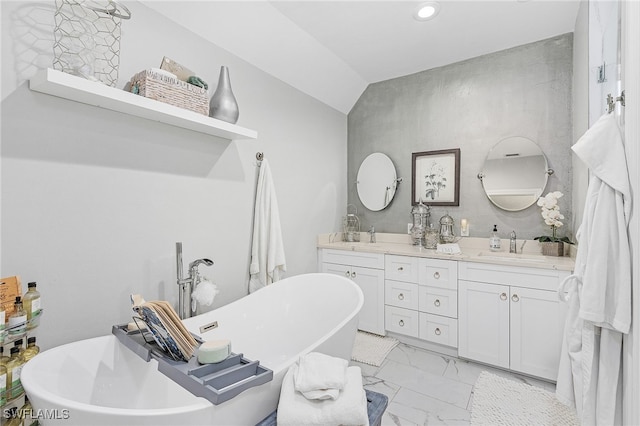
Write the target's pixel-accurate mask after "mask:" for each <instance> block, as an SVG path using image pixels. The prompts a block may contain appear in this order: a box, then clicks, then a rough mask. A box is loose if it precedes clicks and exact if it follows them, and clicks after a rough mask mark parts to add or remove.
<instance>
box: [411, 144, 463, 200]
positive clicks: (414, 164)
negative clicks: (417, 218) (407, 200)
mask: <svg viewBox="0 0 640 426" xmlns="http://www.w3.org/2000/svg"><path fill="white" fill-rule="evenodd" d="M411 193H412V198H411V203H412V204H413V205H415V204H418V202H420V200H422V202H423V203H424V204H427V205H430V206H459V205H460V148H456V149H443V150H440V151H424V152H414V153H413V154H412V161H411Z"/></svg>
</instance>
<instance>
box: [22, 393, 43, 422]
mask: <svg viewBox="0 0 640 426" xmlns="http://www.w3.org/2000/svg"><path fill="white" fill-rule="evenodd" d="M18 415H19V416H20V420H22V426H38V425H39V423H38V418H37V416H36V413H34V412H33V406H32V405H31V401H29V397H28V396H27V395H26V394H25V396H24V405H23V406H22V407H20V409H19V410H18Z"/></svg>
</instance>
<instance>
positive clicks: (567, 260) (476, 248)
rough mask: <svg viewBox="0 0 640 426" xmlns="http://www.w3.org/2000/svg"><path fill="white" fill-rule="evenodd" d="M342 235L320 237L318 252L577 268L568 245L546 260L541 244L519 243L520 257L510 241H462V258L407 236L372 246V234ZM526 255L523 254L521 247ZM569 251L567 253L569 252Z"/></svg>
mask: <svg viewBox="0 0 640 426" xmlns="http://www.w3.org/2000/svg"><path fill="white" fill-rule="evenodd" d="M341 240H342V233H341V232H336V233H333V234H321V235H318V242H317V247H318V248H325V249H335V250H348V251H361V252H369V253H384V254H395V255H400V256H415V257H428V258H433V259H447V260H458V261H467V262H479V263H492V264H497V265H508V266H520V267H527V268H541V269H556V270H560V271H572V270H573V268H574V264H575V262H574V257H575V247H574V246H572V245H569V244H565V256H560V257H557V256H543V255H542V249H541V247H540V243H539V242H538V241H535V240H527V241H526V243H525V241H524V240H517V244H516V246H517V249H518V253H509V240H507V239H503V240H502V243H501V247H502V250H501V251H498V252H493V251H490V250H489V239H488V238H474V237H461V238H459V239H458V241H457V244H458V245H459V246H460V249H461V251H462V253H460V254H444V253H438V252H437V251H436V250H435V249H426V248H423V247H418V246H414V245H413V244H412V242H411V237H410V236H409V235H406V234H385V233H376V242H375V243H370V242H369V234H367V233H366V232H362V233H361V236H360V242H346V241H341ZM523 243H525V244H524V251H523V252H522V253H521V252H520V250H521V247H522V244H523ZM567 248H568V250H567Z"/></svg>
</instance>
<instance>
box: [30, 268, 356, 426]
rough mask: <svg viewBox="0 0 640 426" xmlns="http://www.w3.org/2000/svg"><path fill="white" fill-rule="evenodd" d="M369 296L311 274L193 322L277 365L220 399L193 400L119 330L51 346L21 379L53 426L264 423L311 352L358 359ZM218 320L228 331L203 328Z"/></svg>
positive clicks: (339, 280) (207, 336) (190, 322)
mask: <svg viewBox="0 0 640 426" xmlns="http://www.w3.org/2000/svg"><path fill="white" fill-rule="evenodd" d="M363 300H364V299H363V295H362V291H361V290H360V289H359V288H358V286H357V285H355V284H354V283H353V282H351V281H350V280H348V279H346V278H343V277H340V276H337V275H330V274H305V275H298V276H294V277H290V278H286V279H284V280H282V281H279V282H277V283H275V284H272V285H269V286H267V287H265V288H263V289H261V290H259V291H257V292H255V293H253V294H250V295H249V296H246V297H244V298H242V299H239V300H237V301H235V302H233V303H231V304H229V305H226V306H223V307H221V308H218V309H215V310H213V311H211V312H208V313H205V314H202V315H198V316H196V317H193V318H190V319H187V320H185V321H184V323H185V325H186V326H187V328H188V329H189V331H191V332H192V333H194V334H197V335H199V336H201V337H202V338H203V339H204V340H212V339H221V338H227V339H230V340H231V345H232V350H233V352H235V353H242V354H244V357H245V358H248V359H251V360H259V361H260V364H262V365H263V366H265V367H267V368H269V369H271V370H273V380H272V381H270V382H268V383H265V384H263V385H260V386H257V387H253V388H250V389H248V390H246V391H244V392H242V393H241V394H239V395H238V396H236V397H234V398H233V399H231V400H229V401H226V402H223V403H222V404H219V405H213V404H211V403H210V402H209V401H207V400H206V399H203V398H200V397H196V396H193V395H192V394H191V393H189V392H188V391H186V390H184V389H183V388H182V387H180V386H179V385H177V384H176V383H174V382H173V381H171V380H170V379H168V378H167V377H165V376H164V375H163V374H162V373H160V372H158V371H157V361H155V360H153V359H152V360H151V361H150V362H145V361H143V360H142V358H140V357H138V356H137V355H136V354H134V353H133V352H132V351H130V350H129V349H128V348H126V347H125V346H123V345H122V344H121V343H120V342H119V341H118V340H117V339H116V337H115V336H113V335H108V336H102V337H97V338H93V339H88V340H82V341H78V342H73V343H69V344H66V345H63V346H59V347H57V348H53V349H50V350H47V351H44V352H42V353H40V354H38V355H37V356H36V357H35V358H33V359H32V360H31V361H29V362H28V363H27V364H26V365H25V366H24V368H23V370H22V374H21V379H22V383H23V386H24V388H25V390H26V392H27V394H28V396H29V399H30V400H31V402H32V405H33V407H34V414H35V415H37V416H38V417H39V419H40V422H41V424H44V425H49V424H63V425H65V426H67V425H83V426H86V425H177V424H180V425H255V424H256V423H258V422H259V421H260V420H262V419H263V418H265V417H266V416H267V415H268V414H269V413H271V412H272V411H273V410H275V409H276V407H277V404H278V398H279V395H280V386H281V384H282V379H283V377H284V374H285V373H286V371H287V369H288V368H289V366H290V365H291V364H292V363H294V362H296V361H297V359H298V358H299V357H300V356H301V355H303V354H306V353H308V352H313V351H319V352H323V353H326V354H329V355H332V356H337V357H341V358H344V359H347V360H348V359H350V357H351V350H352V347H353V341H354V338H355V333H356V327H357V323H358V313H359V312H360V309H361V308H362V303H363ZM212 321H217V322H218V328H216V329H214V330H212V331H209V332H206V333H204V334H201V333H200V332H199V329H200V326H202V325H205V324H208V323H211V322H212Z"/></svg>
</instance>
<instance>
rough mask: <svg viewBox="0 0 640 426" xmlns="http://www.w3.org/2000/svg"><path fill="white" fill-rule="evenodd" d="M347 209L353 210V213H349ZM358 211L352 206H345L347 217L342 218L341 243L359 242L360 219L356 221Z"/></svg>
mask: <svg viewBox="0 0 640 426" xmlns="http://www.w3.org/2000/svg"><path fill="white" fill-rule="evenodd" d="M349 207H352V208H353V209H354V213H349ZM357 213H358V210H357V209H356V207H355V206H354V205H352V204H349V205H348V206H347V215H346V216H344V217H343V218H342V241H348V242H350V243H351V242H359V241H360V219H358V215H357Z"/></svg>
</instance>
